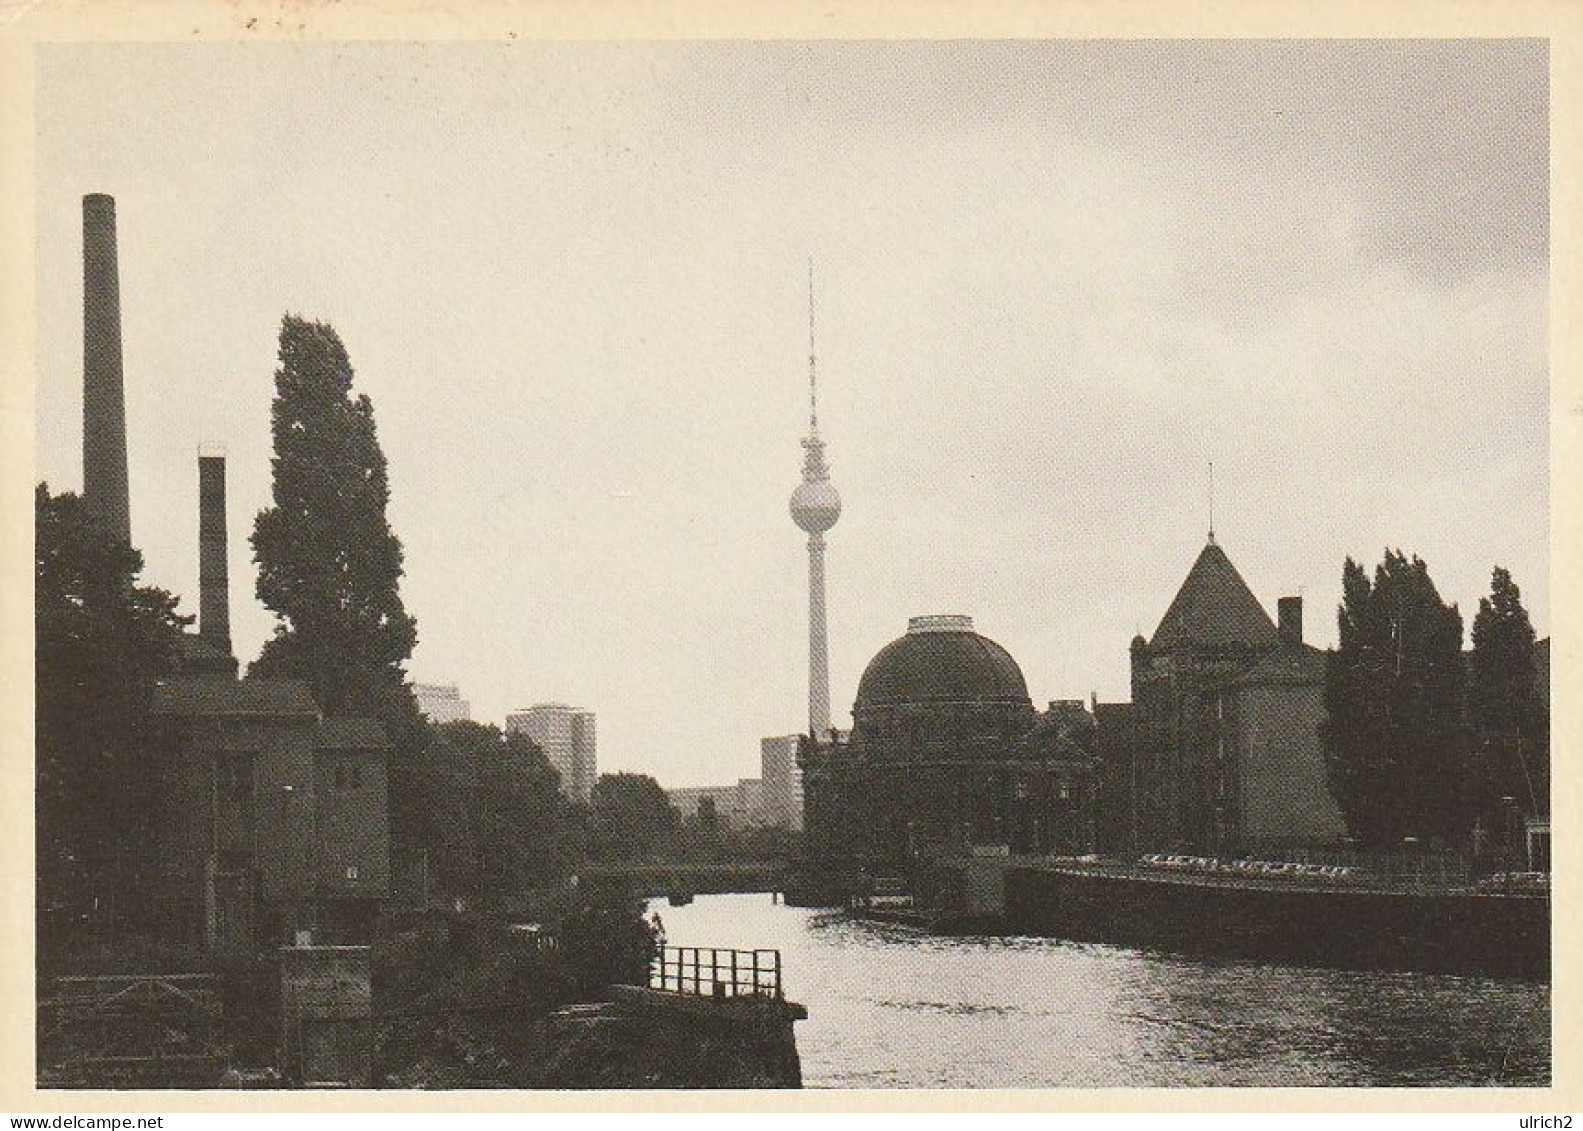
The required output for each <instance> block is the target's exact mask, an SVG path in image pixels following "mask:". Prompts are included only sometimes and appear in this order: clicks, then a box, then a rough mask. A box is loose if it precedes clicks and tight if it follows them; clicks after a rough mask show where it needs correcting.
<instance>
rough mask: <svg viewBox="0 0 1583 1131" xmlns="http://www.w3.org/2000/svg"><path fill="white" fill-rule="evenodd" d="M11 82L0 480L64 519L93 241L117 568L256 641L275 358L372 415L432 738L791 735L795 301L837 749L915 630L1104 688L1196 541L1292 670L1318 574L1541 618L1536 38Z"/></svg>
mask: <svg viewBox="0 0 1583 1131" xmlns="http://www.w3.org/2000/svg"><path fill="white" fill-rule="evenodd" d="M38 60H39V62H38V71H37V104H36V105H37V113H38V150H37V162H38V164H37V182H36V183H37V187H38V201H37V229H38V260H37V263H38V267H37V270H38V293H39V308H38V312H37V330H38V335H37V356H38V359H39V370H38V374H37V411H38V419H37V464H38V475H39V477H40V478H41V479H44V480H46V481H47V482H49V484H50V485H51V487H52V488H54V489H57V490H59V489H72V490H76V489H78V488H79V487H80V485H81V481H82V473H81V424H80V413H81V401H82V396H81V349H82V347H81V334H82V315H81V301H82V299H81V286H82V279H81V267H80V258H79V257H80V254H81V211H80V208H81V206H80V198H81V196H82V195H83V194H84V193H88V192H107V193H110V194H112V195H114V196H115V197H116V200H117V210H118V219H119V236H120V274H121V296H122V321H123V343H124V353H125V370H126V383H127V386H126V394H127V417H128V421H127V422H128V433H129V445H130V476H131V505H132V527H133V540H134V542H135V543H136V544H137V545H138V546H139V547H140V548H141V549H142V551H143V553H144V557H145V561H146V568H145V573H144V578H145V580H146V581H147V582H148V583H151V584H156V585H160V586H163V587H166V588H168V589H171V590H172V591H175V592H178V593H180V594H181V595H182V599H183V609H184V611H186V612H189V613H191V612H195V611H196V595H197V471H196V452H197V449H198V447H199V445H200V444H214V443H217V444H221V445H223V446H224V448H225V450H226V452H227V454H228V457H229V464H228V478H229V488H230V500H229V501H230V522H229V529H230V573H231V584H232V591H231V604H232V614H231V615H232V630H233V636H234V638H235V641H236V647H237V651H238V654H239V655H240V656H241V658H242V659H243V660H244V661H246V660H248V659H251V658H252V657H253V656H255V655H256V654H257V651H258V647H259V646H260V644H261V643H262V642H263V640H264V639H265V638H266V637H267V636H268V634H269V633H270V632H271V630H272V628H273V623H274V621H273V618H272V615H271V614H270V613H269V612H268V610H266V609H264V608H262V607H261V606H260V605H259V603H258V602H257V600H256V598H255V596H254V593H253V583H254V579H255V576H256V570H255V567H254V565H253V563H252V560H251V558H252V552H251V547H250V546H249V544H248V534H249V533H250V531H251V529H252V522H253V517H254V516H255V515H256V514H257V512H258V511H259V510H260V509H262V508H263V507H265V506H267V505H268V503H269V490H270V482H269V476H270V467H269V460H270V446H269V445H270V441H269V407H270V400H271V397H272V393H273V373H274V369H275V350H276V339H277V335H278V332H279V326H280V321H281V317H282V315H283V314H285V313H287V312H291V313H300V314H303V315H307V316H309V317H313V318H317V319H321V320H324V321H327V322H329V323H331V324H333V325H334V326H335V328H336V329H337V331H338V332H339V333H340V335H341V337H342V339H343V341H344V342H345V344H346V346H347V349H348V351H349V352H350V355H351V358H352V362H353V365H354V367H355V369H356V382H355V387H356V388H357V389H358V390H360V391H362V392H365V393H367V394H368V395H369V396H370V397H371V398H372V400H373V403H374V407H375V414H376V420H377V423H378V428H379V438H380V442H381V444H382V446H383V449H384V451H385V454H386V456H387V457H388V460H389V463H390V480H391V491H392V498H391V504H390V511H389V517H390V521H391V524H392V526H393V527H394V529H395V530H396V532H397V534H398V535H399V536H400V538H401V539H402V542H403V543H404V545H405V548H406V577H405V579H404V581H403V583H402V595H403V597H404V599H405V601H406V604H407V608H408V609H409V611H411V612H412V613H413V614H414V615H415V616H416V617H417V620H418V632H419V644H418V647H417V650H416V652H415V653H414V655H413V657H412V660H411V662H410V664H409V665H408V670H409V673H410V674H411V676H412V677H413V678H415V679H418V680H421V681H426V682H444V683H457V684H459V685H460V686H461V688H462V693H463V695H464V697H465V698H467V699H468V700H470V701H471V703H472V705H473V711H474V717H476V718H480V719H482V720H485V721H492V722H496V723H499V722H502V721H503V720H504V716H505V715H506V713H507V712H509V711H511V710H513V709H516V708H519V707H525V706H529V705H532V704H534V703H538V702H543V701H547V700H558V701H564V702H569V703H573V704H576V705H578V706H583V707H587V708H590V709H592V710H594V711H595V712H596V713H597V715H598V726H599V765H600V769H601V770H603V771H617V770H627V771H634V772H641V773H650V774H653V775H655V776H656V777H658V778H659V780H660V781H661V783H662V784H664V785H666V786H681V785H698V784H723V783H728V782H731V781H734V780H736V779H737V778H739V777H747V776H754V775H756V774H757V772H758V757H759V753H758V740H759V738H760V737H761V736H764V735H773V734H785V733H791V732H795V731H797V730H800V729H803V728H804V727H805V725H806V719H807V682H806V681H807V589H806V585H807V582H806V569H807V559H806V551H805V549H804V542H803V536H802V535H801V534H800V532H799V531H798V530H797V529H796V528H795V527H794V526H793V524H792V522H791V520H790V518H789V516H788V514H787V499H788V496H789V494H790V492H791V490H792V489H793V487H795V486H796V484H797V482H798V478H799V471H800V466H801V454H802V453H801V449H800V446H799V439H800V438H801V436H802V434H803V432H804V431H805V429H806V422H807V403H806V398H807V370H806V367H807V356H806V355H807V332H808V327H807V308H808V283H807V264H808V260H809V258H810V257H812V259H813V263H814V275H815V280H816V285H815V291H816V297H815V303H816V309H817V325H818V330H817V353H818V368H819V374H820V393H819V397H820V423H821V431H822V433H823V435H824V437H825V439H826V441H827V444H828V457H829V460H830V463H831V465H832V469H833V471H832V477H833V480H834V482H835V484H836V486H837V487H838V488H839V490H840V492H841V495H842V498H843V502H844V511H843V514H842V517H841V520H840V523H839V524H838V525H837V526H836V527H835V529H834V530H833V531H831V533H830V534H829V535H828V550H827V553H826V569H827V578H828V582H827V584H828V590H829V597H828V603H829V622H830V670H831V684H832V689H831V690H832V694H831V701H832V704H833V708H834V715H835V721H836V723H837V725H844V724H846V723H848V722H849V720H850V709H851V703H852V699H853V696H854V694H855V691H856V687H857V682H858V679H859V677H860V676H861V674H862V671H863V668H864V665H865V664H866V663H867V662H868V660H869V659H870V658H871V657H872V656H873V654H874V653H875V652H877V651H878V650H879V649H880V648H881V647H882V646H883V645H884V644H885V643H887V642H888V641H890V640H891V639H893V638H895V637H896V636H899V635H901V633H902V632H903V631H904V630H905V627H906V621H907V618H908V617H909V616H912V615H917V614H924V613H965V614H968V615H971V616H973V617H974V618H975V621H976V624H977V628H978V630H979V631H981V632H982V633H984V634H985V635H988V636H990V637H992V638H994V639H995V640H997V641H999V642H1000V643H1001V644H1003V645H1005V646H1006V647H1007V648H1008V649H1009V650H1010V651H1011V653H1012V655H1013V656H1014V657H1016V659H1017V660H1018V662H1019V663H1020V664H1021V666H1022V669H1023V671H1024V673H1025V675H1026V676H1027V680H1028V685H1029V689H1030V693H1031V694H1032V696H1033V699H1034V702H1035V703H1037V704H1042V703H1044V702H1045V701H1046V700H1050V699H1056V698H1077V697H1084V698H1086V697H1088V696H1089V695H1090V694H1091V693H1097V694H1098V695H1099V697H1100V698H1101V699H1102V700H1116V699H1125V698H1126V697H1127V693H1128V692H1127V687H1128V670H1127V645H1128V641H1129V640H1130V639H1131V637H1132V636H1133V635H1134V634H1135V633H1137V632H1142V633H1144V634H1145V635H1148V634H1151V633H1152V632H1153V630H1154V628H1155V626H1156V625H1157V624H1158V622H1159V619H1160V617H1161V616H1162V615H1163V614H1164V612H1165V609H1166V606H1167V605H1168V604H1169V603H1170V600H1171V597H1172V596H1173V595H1174V593H1175V591H1176V589H1177V587H1178V586H1179V585H1180V583H1181V581H1182V579H1183V578H1184V577H1185V576H1186V573H1187V570H1188V568H1189V567H1190V566H1191V564H1192V562H1193V559H1194V558H1195V557H1196V555H1197V554H1198V551H1199V550H1200V549H1201V548H1202V545H1203V543H1204V540H1205V537H1206V533H1207V528H1208V525H1209V495H1210V492H1209V473H1208V467H1209V464H1210V463H1211V462H1213V464H1214V526H1215V533H1216V537H1217V540H1218V541H1219V542H1220V544H1221V545H1222V546H1223V547H1224V548H1225V549H1226V551H1227V553H1228V554H1229V555H1230V557H1231V559H1232V561H1233V562H1234V563H1235V564H1236V565H1237V566H1238V568H1239V569H1240V571H1241V573H1242V575H1243V577H1244V578H1245V579H1246V580H1247V582H1248V584H1249V585H1250V586H1251V588H1252V589H1253V591H1254V593H1255V594H1256V595H1257V596H1258V597H1259V598H1260V600H1261V601H1262V602H1263V603H1264V605H1265V606H1266V608H1268V609H1270V610H1271V611H1272V613H1273V609H1274V605H1275V600H1276V598H1277V597H1279V596H1282V595H1285V594H1288V593H1300V594H1302V595H1303V597H1304V601H1305V608H1306V631H1307V638H1308V640H1309V641H1310V642H1311V643H1314V644H1317V645H1319V646H1322V647H1323V646H1326V645H1328V644H1331V643H1333V642H1334V639H1335V609H1336V605H1337V602H1338V601H1339V597H1340V577H1341V566H1342V562H1343V560H1344V559H1345V558H1346V557H1347V556H1348V555H1351V556H1352V557H1354V558H1356V559H1358V560H1359V561H1362V562H1363V563H1364V564H1365V565H1366V566H1369V567H1372V566H1373V565H1374V564H1375V563H1377V562H1378V561H1379V560H1380V558H1381V557H1382V555H1383V551H1384V549H1385V548H1386V547H1387V546H1389V547H1393V548H1396V547H1399V548H1401V549H1403V550H1405V551H1407V552H1409V553H1416V554H1419V555H1421V556H1422V557H1423V558H1424V559H1425V560H1426V561H1427V562H1428V564H1429V567H1430V572H1431V575H1432V576H1433V577H1434V579H1435V580H1436V582H1437V584H1438V586H1439V588H1440V591H1441V593H1442V595H1443V596H1444V597H1445V598H1446V599H1447V600H1450V601H1455V602H1456V603H1458V605H1459V606H1460V607H1461V610H1462V613H1463V616H1464V619H1465V622H1466V623H1467V624H1468V626H1469V627H1471V620H1472V616H1473V613H1474V611H1475V610H1476V607H1477V603H1478V598H1479V597H1480V596H1481V595H1482V594H1485V593H1487V592H1488V588H1489V575H1490V571H1491V568H1492V567H1493V566H1495V565H1497V564H1498V565H1503V566H1506V567H1507V568H1509V569H1510V570H1511V571H1512V573H1513V576H1514V578H1515V579H1516V581H1517V583H1518V584H1519V585H1520V586H1521V587H1522V592H1523V597H1524V601H1525V603H1526V604H1527V606H1528V608H1529V610H1530V612H1531V614H1532V615H1533V618H1534V621H1535V625H1536V627H1537V628H1538V631H1539V633H1540V635H1545V634H1547V632H1548V623H1549V580H1548V572H1549V539H1548V491H1549V487H1548V478H1549V460H1548V435H1549V424H1548V409H1549V382H1548V369H1547V358H1546V345H1545V341H1546V301H1547V285H1548V283H1547V279H1548V212H1547V208H1548V204H1547V200H1548V192H1549V187H1548V180H1547V168H1548V115H1547V103H1548V91H1547V79H1546V72H1547V59H1546V53H1545V48H1544V45H1543V44H1542V43H1540V42H1537V41H1520V40H1484V41H1465V42H1464V41H1394V42H1341V41H1323V42H1321V41H1314V42H1301V43H1299V42H1253V41H1237V42H1218V43H1216V42H1192V41H1175V42H1148V41H1135V42H1111V41H1085V42H1075V41H1074V42H1061V41H1042V42H1041V41H1023V42H935V43H924V42H866V43H857V42H847V43H839V42H831V41H821V42H810V43H800V42H777V43H755V42H736V43H724V42H721V43H690V44H689V43H671V44H658V43H656V44H645V43H631V42H629V43H621V44H613V43H612V44H600V43H560V44H545V43H531V42H526V41H517V42H512V43H510V44H509V45H495V44H447V45H433V44H431V45H424V44H393V45H325V44H319V45H308V44H302V45H292V44H276V45H270V46H256V45H252V46H247V47H242V46H235V45H209V44H203V45H200V44H193V45H91V46H90V45H56V46H50V47H46V48H41V49H40V51H39V53H38Z"/></svg>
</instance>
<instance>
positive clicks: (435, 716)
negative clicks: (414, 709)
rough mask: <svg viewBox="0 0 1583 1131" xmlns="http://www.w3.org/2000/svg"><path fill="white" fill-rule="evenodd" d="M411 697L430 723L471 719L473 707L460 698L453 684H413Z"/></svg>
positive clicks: (459, 693) (459, 692)
mask: <svg viewBox="0 0 1583 1131" xmlns="http://www.w3.org/2000/svg"><path fill="white" fill-rule="evenodd" d="M412 697H413V698H414V699H416V700H417V701H418V710H420V711H422V712H423V713H424V714H425V715H427V716H429V721H430V722H431V723H455V722H462V721H464V720H467V719H471V718H472V717H473V706H472V704H471V703H469V702H468V701H467V700H466V699H463V698H462V692H461V689H460V688H459V687H457V686H456V684H454V683H415V684H413V685H412Z"/></svg>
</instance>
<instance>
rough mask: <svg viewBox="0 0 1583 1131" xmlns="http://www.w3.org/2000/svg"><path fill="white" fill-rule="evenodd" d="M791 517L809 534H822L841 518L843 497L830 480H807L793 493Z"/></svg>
mask: <svg viewBox="0 0 1583 1131" xmlns="http://www.w3.org/2000/svg"><path fill="white" fill-rule="evenodd" d="M791 516H792V521H793V522H795V523H796V524H797V525H798V526H800V527H802V528H803V529H804V530H806V531H807V532H808V533H809V534H822V533H824V532H825V531H826V530H829V529H830V528H831V527H832V526H834V525H835V523H836V519H838V518H840V517H841V495H840V493H839V492H837V491H836V489H835V485H834V484H833V483H831V482H830V480H828V479H806V480H804V481H803V482H801V483H799V484H798V485H797V489H796V490H795V491H793V492H792V497H791Z"/></svg>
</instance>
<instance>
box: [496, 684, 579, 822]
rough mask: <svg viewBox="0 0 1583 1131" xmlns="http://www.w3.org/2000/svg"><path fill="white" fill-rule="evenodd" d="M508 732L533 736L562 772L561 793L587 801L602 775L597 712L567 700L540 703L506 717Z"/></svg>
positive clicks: (545, 754)
mask: <svg viewBox="0 0 1583 1131" xmlns="http://www.w3.org/2000/svg"><path fill="white" fill-rule="evenodd" d="M506 732H507V733H508V734H524V735H527V736H528V737H529V738H531V739H532V740H533V741H534V743H535V744H536V745H537V746H538V748H539V749H540V750H542V751H544V756H545V757H546V758H548V759H549V760H550V765H552V766H554V767H555V769H556V772H558V773H559V774H560V775H561V792H562V793H564V794H565V795H566V797H567V798H568V799H569V800H571V801H576V802H580V803H582V804H587V803H588V800H589V798H590V797H592V796H593V792H594V778H595V777H596V776H597V774H598V761H597V758H596V756H595V747H596V736H595V729H594V713H593V712H592V711H585V710H582V709H580V708H577V707H568V706H567V705H566V704H565V703H540V704H538V705H536V706H533V707H529V708H528V709H527V710H525V711H514V712H513V713H511V714H509V715H507V716H506Z"/></svg>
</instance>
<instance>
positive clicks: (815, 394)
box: [808, 255, 819, 435]
mask: <svg viewBox="0 0 1583 1131" xmlns="http://www.w3.org/2000/svg"><path fill="white" fill-rule="evenodd" d="M814 358H815V352H814V338H813V256H811V255H810V256H809V257H808V430H809V431H810V432H811V433H812V434H814V435H818V434H819V380H818V370H817V363H816V362H815V360H814Z"/></svg>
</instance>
